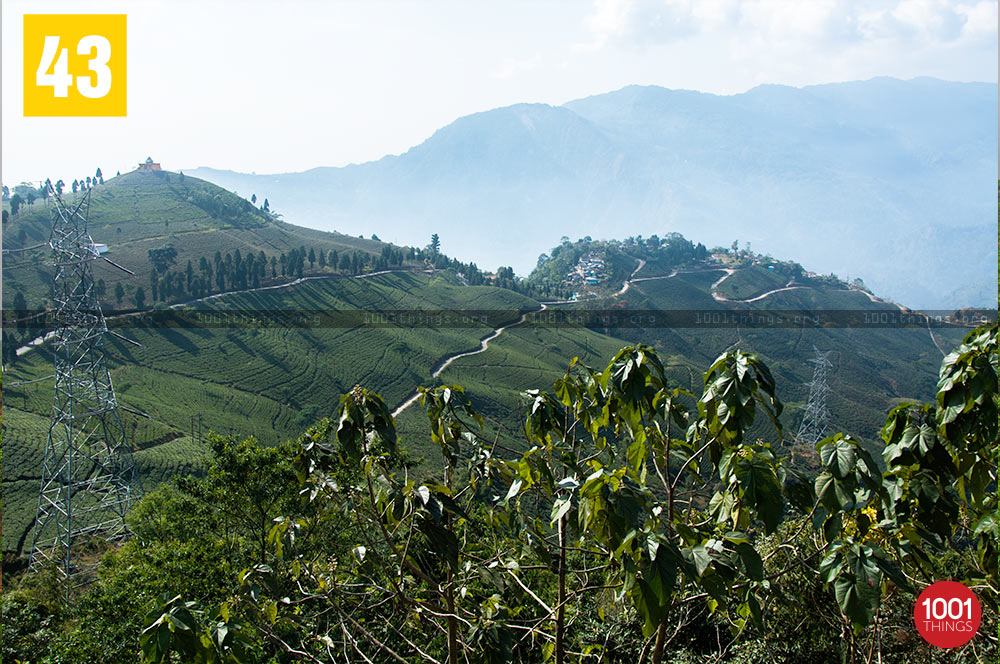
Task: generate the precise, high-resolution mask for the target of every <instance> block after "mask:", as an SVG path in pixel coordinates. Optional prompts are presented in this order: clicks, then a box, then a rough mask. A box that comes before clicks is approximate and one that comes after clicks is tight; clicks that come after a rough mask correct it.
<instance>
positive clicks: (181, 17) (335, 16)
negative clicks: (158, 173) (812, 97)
mask: <svg viewBox="0 0 1000 664" xmlns="http://www.w3.org/2000/svg"><path fill="white" fill-rule="evenodd" d="M25 13H36V14H44V13H125V14H127V16H128V19H127V21H128V53H127V57H128V115H127V117H125V118H25V117H23V114H22V87H21V86H22V55H21V53H22V15H23V14H25ZM2 37H3V42H2V49H3V52H2V55H3V57H2V178H3V182H4V183H5V184H14V183H17V182H20V181H32V180H35V181H37V180H42V179H44V178H46V177H52V178H53V179H56V178H63V179H65V180H66V181H69V180H70V179H71V178H73V177H77V176H80V175H88V174H92V173H93V172H94V170H95V169H96V168H97V167H98V166H99V167H101V168H102V171H103V172H104V173H105V174H111V173H114V172H115V171H117V170H121V171H123V172H124V171H126V170H131V169H133V168H134V167H135V165H136V163H137V162H139V161H141V160H144V159H145V158H146V157H147V156H151V157H153V159H154V160H156V161H159V162H161V163H162V164H163V167H164V168H166V169H169V170H174V171H176V170H183V169H192V168H195V167H197V166H211V167H215V168H227V169H232V170H237V171H243V172H256V173H279V172H290V171H302V170H306V169H309V168H313V167H316V166H342V165H346V164H349V163H359V162H364V161H370V160H374V159H378V158H380V157H382V156H384V155H386V154H399V153H402V152H405V151H406V150H407V149H409V148H410V147H412V146H414V145H417V144H419V143H420V142H422V141H423V140H425V139H426V138H427V137H429V136H430V135H431V134H432V133H433V132H434V131H435V130H436V129H438V128H440V127H442V126H444V125H447V124H448V123H450V122H452V121H453V120H455V119H456V118H458V117H461V116H463V115H467V114H469V113H474V112H478V111H483V110H487V109H491V108H496V107H499V106H506V105H509V104H514V103H520V102H541V103H548V104H552V105H557V104H562V103H565V102H567V101H570V100H572V99H577V98H580V97H585V96H588V95H592V94H598V93H603V92H608V91H611V90H616V89H619V88H621V87H624V86H626V85H630V84H641V85H659V86H663V87H668V88H680V89H690V90H699V91H703V92H711V93H716V94H736V93H740V92H744V91H746V90H748V89H750V88H752V87H754V86H756V85H759V84H763V83H778V84H786V85H794V86H802V85H809V84H816V83H830V82H838V81H848V80H863V79H868V78H872V77H875V76H894V77H898V78H913V77H916V76H933V77H937V78H942V79H947V80H953V81H989V82H996V81H997V56H998V54H997V0H868V1H864V2H862V1H855V0H808V1H802V0H717V1H712V0H593V2H566V1H551V0H549V1H546V0H541V1H537V0H536V1H532V2H527V1H518V0H507V1H503V2H501V1H499V0H496V1H490V2H485V1H483V2H464V1H461V2H450V1H439V0H427V1H417V0H409V1H403V0H392V1H388V0H386V1H374V2H373V1H362V0H354V1H344V0H342V1H338V2H321V1H320V0H314V1H311V2H310V1H299V2H292V1H289V2H277V1H273V2H255V1H249V2H246V1H243V2H237V1H235V0H234V1H222V0H197V1H189V0H168V1H164V2H160V1H154V0H148V1H141V0H140V1H136V0H133V1H130V2H123V1H110V0H105V1H96V0H74V1H72V2H50V1H46V0H31V1H30V2H28V1H24V0H20V1H11V0H5V1H4V2H3V3H2Z"/></svg>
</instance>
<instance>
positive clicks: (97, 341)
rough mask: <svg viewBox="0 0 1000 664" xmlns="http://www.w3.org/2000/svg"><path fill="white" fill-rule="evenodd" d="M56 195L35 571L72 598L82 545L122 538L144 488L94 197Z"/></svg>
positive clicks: (82, 564) (82, 565) (33, 552)
mask: <svg viewBox="0 0 1000 664" xmlns="http://www.w3.org/2000/svg"><path fill="white" fill-rule="evenodd" d="M52 194H53V199H54V203H55V205H54V210H53V226H52V234H51V236H50V239H49V246H51V247H52V250H53V251H54V252H55V257H56V265H55V268H56V270H55V277H54V279H53V285H54V299H55V313H54V315H55V328H56V329H55V335H54V337H53V340H52V341H53V355H54V358H55V362H54V363H55V396H54V399H53V403H52V416H51V421H50V424H49V435H48V440H47V441H46V445H45V456H44V461H43V462H42V484H41V491H40V492H39V495H38V510H37V513H36V516H35V527H34V536H33V541H32V547H31V557H30V566H31V568H32V569H38V567H39V566H41V565H46V564H51V565H53V566H54V567H55V568H56V569H58V570H59V572H60V574H61V576H62V578H63V580H64V581H65V582H66V588H67V595H68V593H69V591H70V589H72V588H73V586H74V585H77V583H85V582H86V579H82V580H81V579H80V576H79V575H80V574H81V572H84V571H86V569H87V568H88V567H89V566H88V565H86V564H85V561H84V560H82V556H81V554H82V553H83V552H82V551H81V548H83V547H82V545H84V544H85V543H86V542H87V541H88V540H90V539H92V538H101V539H104V540H109V541H115V540H121V539H124V538H125V537H126V536H127V535H128V530H127V528H126V525H125V513H126V512H127V511H128V509H129V507H130V506H131V505H132V503H133V502H134V501H135V500H136V499H137V498H138V496H139V495H140V494H141V493H142V487H141V484H140V482H139V477H138V475H137V473H136V470H135V463H134V461H133V458H132V448H131V446H130V445H129V443H128V440H127V439H126V434H125V426H124V424H123V423H122V419H121V414H120V412H119V406H118V401H117V399H116V398H115V390H114V387H113V386H112V384H111V373H110V371H109V369H108V365H107V360H106V355H105V351H104V337H105V335H106V334H113V335H115V336H120V335H116V334H115V333H114V332H109V331H108V328H107V323H106V321H105V320H104V314H103V313H102V311H101V305H100V302H99V301H98V298H97V292H96V287H95V282H94V271H93V262H94V261H95V260H97V259H98V258H99V255H98V252H97V249H96V247H95V246H94V242H93V240H92V239H91V237H90V233H89V232H88V231H87V216H88V214H89V211H90V192H89V191H88V192H87V193H86V194H85V195H84V196H83V197H82V198H81V199H80V201H79V203H77V204H76V205H75V206H73V207H69V206H66V205H65V204H64V203H63V201H62V199H61V198H60V197H59V196H58V195H56V194H55V192H54V191H53V192H52ZM108 262H109V263H110V262H111V261H108ZM122 269H124V268H122ZM126 271H127V270H126Z"/></svg>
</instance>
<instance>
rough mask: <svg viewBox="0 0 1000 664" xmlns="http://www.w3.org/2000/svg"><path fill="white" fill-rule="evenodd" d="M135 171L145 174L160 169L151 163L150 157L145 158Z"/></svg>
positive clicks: (154, 163) (156, 164) (153, 162)
mask: <svg viewBox="0 0 1000 664" xmlns="http://www.w3.org/2000/svg"><path fill="white" fill-rule="evenodd" d="M137 170H138V171H139V172H145V171H159V170H162V169H161V168H160V165H159V164H158V163H156V162H155V161H153V158H152V157H146V161H144V162H141V163H140V164H139V168H138V169H137Z"/></svg>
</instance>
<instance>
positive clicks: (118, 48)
mask: <svg viewBox="0 0 1000 664" xmlns="http://www.w3.org/2000/svg"><path fill="white" fill-rule="evenodd" d="M125 33H126V29H125V14H25V15H24V115H25V117H78V116H91V117H96V116H103V117H124V115H125V108H126V94H125Z"/></svg>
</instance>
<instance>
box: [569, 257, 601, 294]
mask: <svg viewBox="0 0 1000 664" xmlns="http://www.w3.org/2000/svg"><path fill="white" fill-rule="evenodd" d="M606 277H607V266H606V265H605V264H604V259H603V258H599V257H597V256H595V255H594V254H592V253H590V254H586V255H584V256H581V257H580V260H578V261H577V262H576V265H574V266H573V268H572V269H571V270H570V271H569V274H567V275H566V280H565V282H564V283H565V284H566V285H567V286H579V285H583V284H587V285H591V286H593V285H594V284H597V283H600V282H601V281H603V280H604V279H605V278H606Z"/></svg>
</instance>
